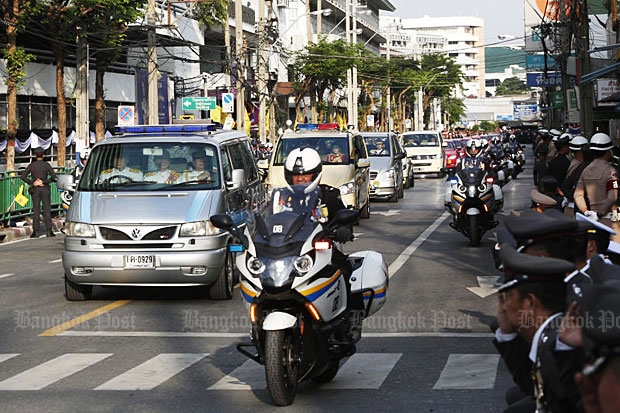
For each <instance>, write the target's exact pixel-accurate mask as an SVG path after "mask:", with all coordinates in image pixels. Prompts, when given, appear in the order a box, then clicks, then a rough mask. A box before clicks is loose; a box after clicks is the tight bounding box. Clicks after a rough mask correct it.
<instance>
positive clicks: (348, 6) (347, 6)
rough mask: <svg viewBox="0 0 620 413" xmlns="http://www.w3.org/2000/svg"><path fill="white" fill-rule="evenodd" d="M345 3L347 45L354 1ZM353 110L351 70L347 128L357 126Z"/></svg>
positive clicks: (348, 82) (351, 75) (348, 75)
mask: <svg viewBox="0 0 620 413" xmlns="http://www.w3.org/2000/svg"><path fill="white" fill-rule="evenodd" d="M345 1H346V3H345V18H346V24H345V34H346V36H347V43H351V3H352V2H353V1H352V0H345ZM353 110H354V107H353V68H351V69H348V70H347V126H348V125H355V123H354V119H353ZM355 110H357V109H355Z"/></svg>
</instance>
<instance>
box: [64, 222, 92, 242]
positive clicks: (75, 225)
mask: <svg viewBox="0 0 620 413" xmlns="http://www.w3.org/2000/svg"><path fill="white" fill-rule="evenodd" d="M65 235H66V236H68V237H81V238H95V236H96V234H95V226H94V225H91V224H85V223H83V222H70V221H67V222H65Z"/></svg>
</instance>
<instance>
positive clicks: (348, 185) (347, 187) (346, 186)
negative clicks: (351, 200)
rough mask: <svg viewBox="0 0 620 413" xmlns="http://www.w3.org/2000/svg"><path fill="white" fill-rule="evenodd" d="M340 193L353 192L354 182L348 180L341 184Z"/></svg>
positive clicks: (347, 193)
mask: <svg viewBox="0 0 620 413" xmlns="http://www.w3.org/2000/svg"><path fill="white" fill-rule="evenodd" d="M338 189H340V195H349V194H354V193H355V184H354V183H353V182H348V183H346V184H344V185H342V186H341V187H340V188H338Z"/></svg>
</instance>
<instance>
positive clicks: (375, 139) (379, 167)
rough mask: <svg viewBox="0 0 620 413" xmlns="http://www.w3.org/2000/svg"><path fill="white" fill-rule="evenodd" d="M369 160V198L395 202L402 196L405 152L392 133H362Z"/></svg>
mask: <svg viewBox="0 0 620 413" xmlns="http://www.w3.org/2000/svg"><path fill="white" fill-rule="evenodd" d="M362 136H363V137H364V141H365V142H366V146H367V148H368V154H369V159H370V197H371V198H384V199H388V200H389V201H391V202H397V201H398V199H399V198H402V197H403V196H404V193H405V192H404V179H403V159H405V158H406V155H405V151H404V150H403V148H402V146H401V145H400V144H399V142H398V137H397V136H396V134H394V133H387V132H364V133H362Z"/></svg>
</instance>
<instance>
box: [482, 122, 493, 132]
mask: <svg viewBox="0 0 620 413" xmlns="http://www.w3.org/2000/svg"><path fill="white" fill-rule="evenodd" d="M496 128H497V123H496V122H491V121H488V120H482V121H480V129H482V130H483V131H485V132H493V131H494V130H495V129H496Z"/></svg>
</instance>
